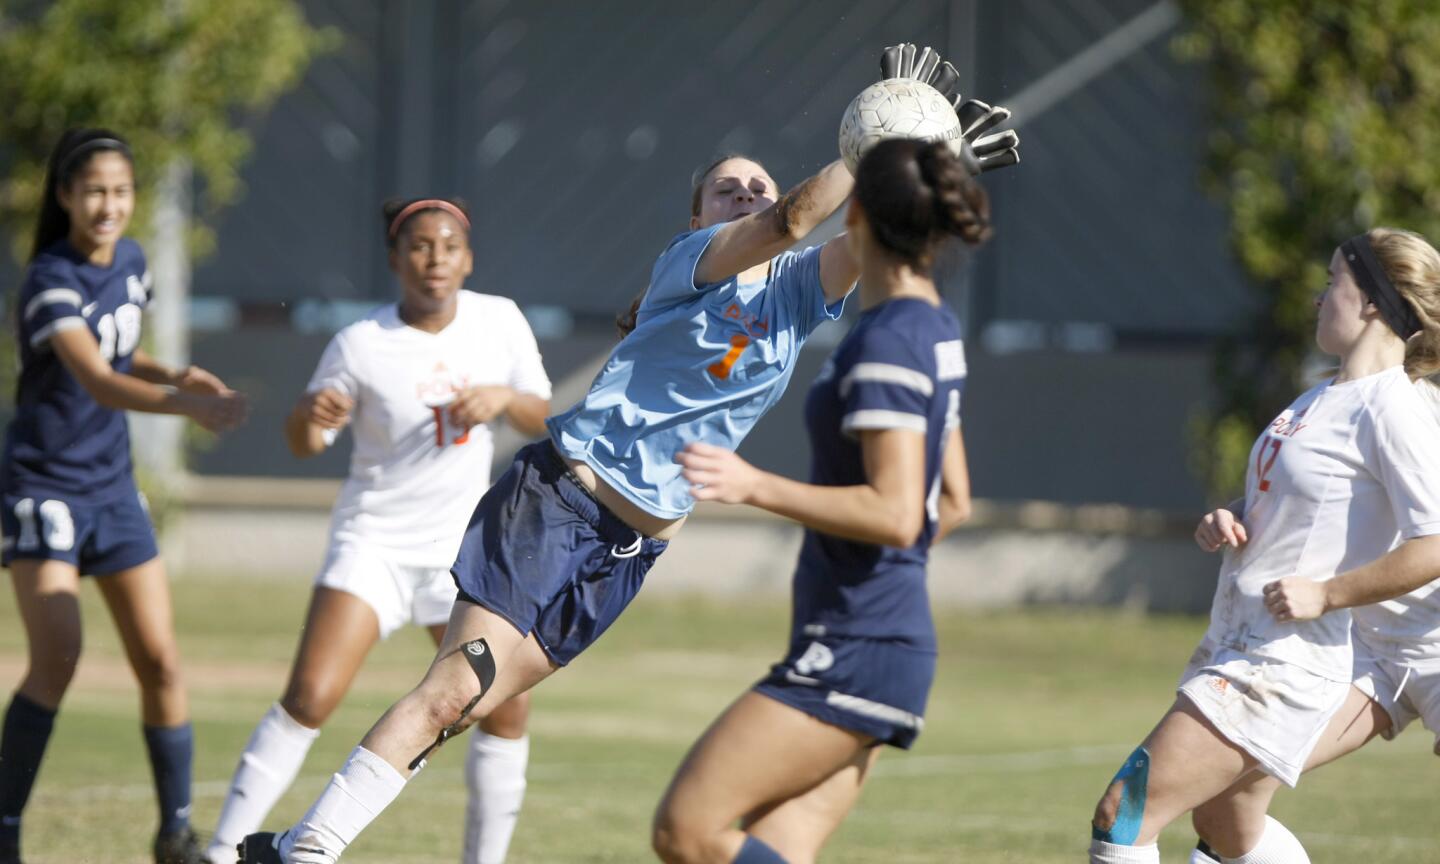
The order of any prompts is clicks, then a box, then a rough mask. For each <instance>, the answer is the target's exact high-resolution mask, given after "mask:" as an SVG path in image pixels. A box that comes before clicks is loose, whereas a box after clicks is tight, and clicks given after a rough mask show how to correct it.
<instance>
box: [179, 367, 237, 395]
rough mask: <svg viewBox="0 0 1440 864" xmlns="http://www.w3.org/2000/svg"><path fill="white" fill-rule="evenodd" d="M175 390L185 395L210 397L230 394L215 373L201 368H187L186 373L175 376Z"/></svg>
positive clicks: (228, 389)
mask: <svg viewBox="0 0 1440 864" xmlns="http://www.w3.org/2000/svg"><path fill="white" fill-rule="evenodd" d="M175 389H177V390H179V391H181V392H183V393H202V394H206V395H209V396H219V395H220V394H222V393H228V392H230V388H229V387H226V386H225V382H224V381H221V380H220V378H219V377H218V376H216V375H215V374H214V373H213V372H209V371H207V370H205V369H201V368H200V367H199V366H187V367H185V371H184V372H181V373H180V374H179V375H176V376H175Z"/></svg>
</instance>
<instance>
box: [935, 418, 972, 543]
mask: <svg viewBox="0 0 1440 864" xmlns="http://www.w3.org/2000/svg"><path fill="white" fill-rule="evenodd" d="M944 452H945V456H944V459H943V460H942V461H941V463H940V519H939V524H938V525H937V526H936V528H935V541H939V540H940V538H941V537H944V536H945V535H946V534H949V533H950V532H951V531H954V530H955V529H956V528H957V527H959V526H960V525H961V524H962V523H964V522H965V521H966V520H968V519H969V518H970V466H969V465H967V464H966V462H965V436H964V435H962V434H961V432H960V427H959V426H956V427H955V428H953V429H951V430H950V434H949V437H947V438H946V439H945V451H944ZM932 542H934V541H932Z"/></svg>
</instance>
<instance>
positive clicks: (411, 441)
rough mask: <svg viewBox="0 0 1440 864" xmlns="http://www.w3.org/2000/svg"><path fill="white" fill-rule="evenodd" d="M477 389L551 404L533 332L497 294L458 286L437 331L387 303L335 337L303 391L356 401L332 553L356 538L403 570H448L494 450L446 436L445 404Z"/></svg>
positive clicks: (449, 429) (452, 433)
mask: <svg viewBox="0 0 1440 864" xmlns="http://www.w3.org/2000/svg"><path fill="white" fill-rule="evenodd" d="M480 385H504V386H508V387H512V388H514V389H515V390H516V391H519V392H522V393H531V394H534V395H536V396H539V397H541V398H544V399H549V398H550V380H549V378H547V377H546V375H545V369H544V367H543V366H542V365H541V363H540V351H539V349H538V347H537V346H536V344H535V336H534V334H533V333H531V331H530V326H529V325H528V324H527V323H526V321H525V316H524V315H522V314H521V313H520V308H519V307H518V306H516V305H515V303H514V302H513V301H511V300H509V299H506V298H504V297H493V296H490V295H486V294H476V293H474V292H471V291H461V292H460V295H459V309H458V311H457V313H456V315H455V320H454V321H452V322H450V324H449V326H447V327H446V328H445V329H444V330H442V331H440V332H439V333H426V332H424V331H423V330H417V329H415V328H414V327H410V326H408V325H406V324H405V322H403V321H402V320H400V315H399V309H398V307H397V306H396V305H394V304H391V305H388V306H385V307H382V308H380V309H377V310H376V311H374V312H372V313H371V314H370V315H369V316H367V317H366V318H365V319H364V320H361V321H357V322H356V323H354V324H351V325H350V326H349V327H346V328H345V329H343V330H341V331H340V332H339V333H336V334H335V338H334V339H332V340H330V344H329V346H328V347H326V349H325V353H324V355H323V356H322V357H321V358H320V365H319V367H318V368H317V369H316V370H315V374H314V376H313V377H312V378H311V379H310V384H309V387H308V388H307V390H308V391H309V392H314V391H316V390H320V389H322V388H325V387H330V388H334V389H335V390H338V391H340V392H342V393H344V394H346V395H348V396H350V397H351V398H352V399H354V400H355V407H354V410H353V411H352V414H351V418H350V430H351V432H352V433H353V434H354V436H355V449H354V452H353V454H352V455H351V458H350V476H349V477H348V478H347V479H346V480H345V484H344V486H343V487H342V488H341V490H340V497H339V498H338V499H337V500H336V502H335V512H334V515H333V516H332V517H331V521H330V543H331V548H334V547H335V545H336V544H338V543H342V542H345V543H357V544H360V545H363V546H368V547H371V548H375V549H379V550H381V551H382V552H383V553H384V554H385V555H386V557H387V558H389V559H390V560H391V561H393V562H395V563H397V564H402V565H406V566H412V567H441V568H448V567H449V566H450V565H451V564H453V563H454V561H455V553H456V551H457V550H458V549H459V547H460V538H461V535H462V534H463V533H464V532H465V526H466V525H467V524H469V521H470V516H471V514H472V512H473V511H474V510H475V505H476V503H478V502H479V500H480V496H481V495H483V494H484V493H485V490H486V489H487V488H489V485H490V461H491V457H492V455H493V452H494V445H493V440H492V436H491V432H490V429H489V428H488V427H487V426H486V425H484V424H481V425H480V426H476V427H473V428H471V429H468V430H466V429H457V428H455V427H454V425H453V424H451V423H450V422H449V418H448V416H447V412H446V411H445V410H444V406H445V405H447V404H448V403H449V402H450V401H451V400H452V399H454V396H455V393H456V391H458V390H462V389H464V388H467V387H475V386H480Z"/></svg>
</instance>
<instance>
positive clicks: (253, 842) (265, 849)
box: [235, 831, 285, 864]
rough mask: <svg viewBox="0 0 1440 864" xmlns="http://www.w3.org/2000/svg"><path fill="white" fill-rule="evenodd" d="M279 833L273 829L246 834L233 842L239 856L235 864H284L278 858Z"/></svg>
mask: <svg viewBox="0 0 1440 864" xmlns="http://www.w3.org/2000/svg"><path fill="white" fill-rule="evenodd" d="M279 845H280V835H279V834H276V833H275V832H274V831H261V832H260V833H258V834H247V835H245V839H244V840H241V841H240V842H239V843H236V844H235V851H236V852H237V853H239V855H240V857H239V858H238V859H237V860H236V862H235V864H285V862H284V861H282V860H280V849H279Z"/></svg>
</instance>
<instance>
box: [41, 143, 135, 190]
mask: <svg viewBox="0 0 1440 864" xmlns="http://www.w3.org/2000/svg"><path fill="white" fill-rule="evenodd" d="M96 150H118V151H120V152H121V153H122V154H124V156H125V158H126V159H128V160H130V161H131V162H134V161H135V159H134V157H132V156H131V155H130V148H129V147H128V146H127V145H126V144H125V142H124V141H121V140H120V139H119V138H91V139H90V140H89V141H86V142H84V143H83V144H79V145H76V147H75V149H74V150H71V151H70V152H69V153H66V154H65V158H64V159H61V160H60V164H59V165H57V166H56V168H55V178H56V179H57V180H58V179H60V178H62V177H64V176H65V173H66V172H67V171H69V170H70V169H71V168H72V167H73V166H74V165H75V160H77V159H79V158H80V157H81V156H84V155H85V154H87V153H94V152H95V151H96Z"/></svg>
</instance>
